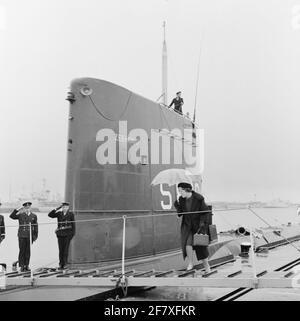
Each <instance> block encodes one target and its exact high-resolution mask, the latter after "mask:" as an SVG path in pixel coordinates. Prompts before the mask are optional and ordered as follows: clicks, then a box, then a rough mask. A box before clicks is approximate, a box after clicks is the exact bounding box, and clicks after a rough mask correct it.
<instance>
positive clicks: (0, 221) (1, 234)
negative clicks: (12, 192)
mask: <svg viewBox="0 0 300 321" xmlns="http://www.w3.org/2000/svg"><path fill="white" fill-rule="evenodd" d="M1 205H2V204H1V203H0V207H1ZM4 239H5V223H4V217H3V216H2V215H0V243H1V242H2V241H3V240H4Z"/></svg>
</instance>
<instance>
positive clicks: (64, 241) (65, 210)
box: [48, 202, 75, 270]
mask: <svg viewBox="0 0 300 321" xmlns="http://www.w3.org/2000/svg"><path fill="white" fill-rule="evenodd" d="M69 207H70V204H69V203H68V202H64V203H62V204H61V206H59V207H58V208H56V209H54V210H52V211H51V212H50V213H49V214H48V216H49V217H51V218H57V229H56V230H55V233H56V236H57V241H58V249H59V269H61V270H62V269H65V268H66V264H68V253H69V245H70V241H71V240H72V238H73V236H74V235H75V218H74V214H73V212H71V211H70V210H69Z"/></svg>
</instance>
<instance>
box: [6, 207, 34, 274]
mask: <svg viewBox="0 0 300 321" xmlns="http://www.w3.org/2000/svg"><path fill="white" fill-rule="evenodd" d="M31 205H32V203H31V202H25V203H23V205H22V207H20V208H18V209H15V210H13V212H12V213H11V214H10V216H9V217H10V218H11V219H13V220H18V221H19V230H18V238H19V266H20V268H21V272H25V271H30V269H29V261H30V230H29V223H31V237H32V242H35V241H36V240H37V238H38V221H37V216H36V215H35V214H34V213H32V212H31Z"/></svg>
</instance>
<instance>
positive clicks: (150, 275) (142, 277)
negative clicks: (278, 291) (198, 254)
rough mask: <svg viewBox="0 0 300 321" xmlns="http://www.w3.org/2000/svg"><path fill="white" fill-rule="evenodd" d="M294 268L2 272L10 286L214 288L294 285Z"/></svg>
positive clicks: (287, 286) (291, 286) (289, 286)
mask: <svg viewBox="0 0 300 321" xmlns="http://www.w3.org/2000/svg"><path fill="white" fill-rule="evenodd" d="M295 276H296V274H295V272H293V271H272V272H268V271H262V272H260V273H258V274H257V275H256V276H255V277H254V275H253V273H252V272H243V271H242V270H236V271H234V272H231V273H230V274H228V273H224V272H219V271H218V270H216V269H213V270H212V272H210V273H207V274H204V273H203V271H201V270H191V271H175V270H169V271H154V270H149V271H138V272H136V271H134V270H128V271H126V272H125V274H122V272H121V271H116V270H112V271H106V272H103V271H101V272H100V271H99V270H91V271H88V272H87V271H80V270H74V271H66V272H62V271H50V272H49V271H46V272H45V271H42V272H38V273H33V276H32V275H31V274H30V272H25V273H18V272H11V273H7V274H6V275H5V284H6V286H7V287H10V286H79V287H81V286H82V287H84V286H88V287H124V286H125V287H152V286H156V287H157V286H164V287H214V288H241V287H243V288H256V289H257V288H295V278H294V277H295Z"/></svg>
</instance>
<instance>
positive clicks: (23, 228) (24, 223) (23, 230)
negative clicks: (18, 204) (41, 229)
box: [9, 210, 38, 242]
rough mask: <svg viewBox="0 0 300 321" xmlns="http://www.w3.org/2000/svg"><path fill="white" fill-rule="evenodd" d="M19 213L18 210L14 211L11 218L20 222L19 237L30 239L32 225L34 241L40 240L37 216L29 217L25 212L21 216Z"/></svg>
mask: <svg viewBox="0 0 300 321" xmlns="http://www.w3.org/2000/svg"><path fill="white" fill-rule="evenodd" d="M17 213H18V211H17V210H13V212H12V213H11V214H10V216H9V217H10V218H11V219H13V220H19V231H18V237H19V238H30V233H29V223H31V233H32V241H33V242H34V241H35V240H36V239H37V238H38V222H37V216H36V215H35V214H33V213H30V214H29V215H27V214H26V213H23V212H22V213H20V214H17Z"/></svg>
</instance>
